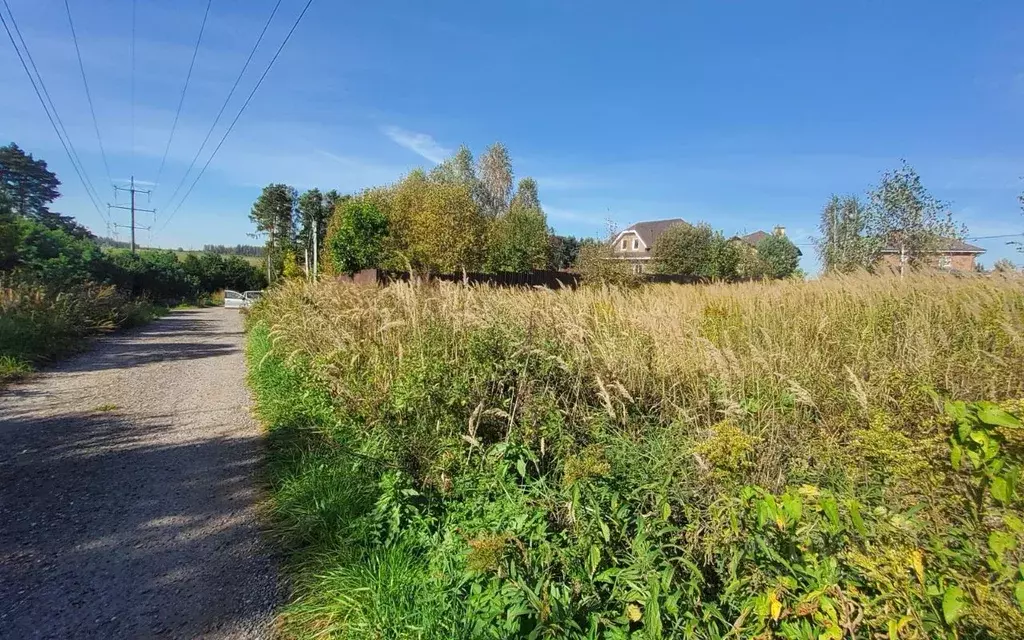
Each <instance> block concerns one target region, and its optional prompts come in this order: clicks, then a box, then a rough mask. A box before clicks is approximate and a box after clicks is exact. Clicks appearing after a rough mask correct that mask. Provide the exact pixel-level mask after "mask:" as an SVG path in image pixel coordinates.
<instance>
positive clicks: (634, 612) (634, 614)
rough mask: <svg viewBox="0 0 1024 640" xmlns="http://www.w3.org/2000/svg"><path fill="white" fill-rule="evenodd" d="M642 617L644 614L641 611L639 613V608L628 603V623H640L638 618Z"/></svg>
mask: <svg viewBox="0 0 1024 640" xmlns="http://www.w3.org/2000/svg"><path fill="white" fill-rule="evenodd" d="M643 615H644V614H643V612H642V611H640V607H639V606H637V605H635V604H633V603H629V604H627V605H626V617H627V618H629V619H630V621H632V622H640V618H642V617H643Z"/></svg>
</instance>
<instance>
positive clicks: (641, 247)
mask: <svg viewBox="0 0 1024 640" xmlns="http://www.w3.org/2000/svg"><path fill="white" fill-rule="evenodd" d="M680 224H689V223H688V222H686V221H685V220H683V219H682V218H669V219H668V220H649V221H647V222H637V223H636V224H634V225H632V226H630V227H627V228H626V229H623V230H622V231H620V232H619V234H618V235H616V236H615V238H614V239H613V240H612V251H613V253H614V257H615V258H618V259H619V260H627V261H629V262H630V263H631V264H632V265H633V271H634V272H636V273H645V272H647V271H649V270H650V262H651V259H652V255H651V254H652V251H651V250H652V249H653V248H654V243H655V242H657V240H658V238H659V237H660V236H661V234H663V233H665V231H667V230H668V229H671V228H672V227H674V226H676V225H680ZM773 232H774V233H775V235H779V236H784V235H786V228H785V227H775V229H773ZM770 235H771V234H769V233H767V232H765V231H755V232H753V233H750V234H747V235H744V236H733V237H732V238H730V240H731V241H733V242H740V243H742V244H743V245H744V246H745V247H747V248H748V250H749V249H756V248H757V243H758V242H760V241H762V240H764V239H765V238H768V237H770Z"/></svg>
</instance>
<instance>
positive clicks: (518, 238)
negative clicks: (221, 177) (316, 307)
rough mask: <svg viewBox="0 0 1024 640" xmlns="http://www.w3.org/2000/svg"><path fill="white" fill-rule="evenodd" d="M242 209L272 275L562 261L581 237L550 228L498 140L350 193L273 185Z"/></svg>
mask: <svg viewBox="0 0 1024 640" xmlns="http://www.w3.org/2000/svg"><path fill="white" fill-rule="evenodd" d="M249 217H250V219H251V220H252V222H253V223H254V224H255V226H256V230H257V234H259V235H261V236H263V237H265V238H266V242H265V245H264V249H263V250H264V255H266V256H268V260H267V268H268V275H269V277H271V278H273V277H275V276H276V275H286V276H287V275H295V274H299V273H305V274H309V275H315V273H316V272H317V270H318V269H319V267H320V265H321V264H322V265H323V267H324V270H325V271H326V272H329V273H332V274H342V273H349V274H351V273H355V272H357V271H360V270H362V269H367V268H371V267H379V268H384V269H393V270H413V271H429V272H452V271H459V270H466V271H480V270H486V271H494V272H496V271H529V270H531V269H566V268H569V267H570V266H571V265H573V264H574V263H575V262H576V259H577V256H578V254H579V250H580V246H581V244H582V241H581V240H580V239H578V238H575V237H572V236H560V235H555V234H554V233H553V232H552V230H551V229H550V227H548V224H547V217H546V215H545V214H544V210H543V207H542V206H541V203H540V196H539V194H538V189H537V182H536V181H535V180H534V179H533V178H530V177H524V178H522V179H521V180H519V181H518V183H516V182H515V180H514V173H513V168H512V161H511V158H510V156H509V153H508V149H507V148H506V147H505V146H504V145H503V144H501V143H495V144H493V145H491V146H490V147H489V148H488V149H487V150H486V151H485V152H484V153H483V154H482V155H481V156H480V158H479V159H478V160H474V158H473V154H472V153H471V152H470V150H469V149H468V148H467V147H465V146H463V147H460V148H459V150H458V151H457V152H456V153H455V154H453V155H452V157H450V158H448V159H446V160H445V161H443V162H441V163H440V164H438V165H437V166H436V167H434V168H433V169H431V170H430V171H424V170H422V169H416V170H414V171H412V172H410V173H409V174H407V175H406V176H403V177H402V178H401V179H400V180H398V181H397V182H395V183H394V184H390V185H384V186H379V187H372V188H369V189H365V190H363V191H362V192H360V193H357V194H345V195H342V194H339V193H338V192H337V191H336V190H330V191H327V192H326V193H322V192H321V191H320V190H319V189H310V190H309V191H306V192H304V193H302V194H301V195H299V193H298V192H297V191H296V190H295V189H294V188H293V187H291V186H289V185H284V184H271V185H268V186H266V187H265V188H264V189H263V192H262V193H261V194H260V196H259V198H257V200H256V202H255V203H254V204H253V207H252V211H251V212H250V216H249Z"/></svg>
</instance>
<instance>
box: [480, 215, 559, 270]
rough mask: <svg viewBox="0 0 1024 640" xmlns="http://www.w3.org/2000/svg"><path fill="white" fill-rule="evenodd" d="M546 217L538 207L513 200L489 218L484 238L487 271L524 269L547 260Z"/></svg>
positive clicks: (537, 267)
mask: <svg viewBox="0 0 1024 640" xmlns="http://www.w3.org/2000/svg"><path fill="white" fill-rule="evenodd" d="M550 233H551V232H550V230H549V229H548V223H547V218H546V217H545V216H544V212H543V211H542V210H541V209H540V208H539V207H526V206H521V205H519V204H515V205H513V206H512V208H511V209H510V210H509V212H508V213H507V214H505V215H504V216H501V217H500V218H496V219H495V220H494V221H493V222H491V227H490V230H489V233H488V238H487V269H488V270H489V271H515V272H523V271H530V270H532V269H543V268H544V267H546V266H547V264H548V255H549V245H548V237H549V235H550Z"/></svg>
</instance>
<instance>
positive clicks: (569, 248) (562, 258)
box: [548, 234, 580, 271]
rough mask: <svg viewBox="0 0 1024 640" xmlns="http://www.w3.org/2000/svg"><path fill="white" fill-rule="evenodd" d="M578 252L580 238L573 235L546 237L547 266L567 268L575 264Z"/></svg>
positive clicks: (557, 268)
mask: <svg viewBox="0 0 1024 640" xmlns="http://www.w3.org/2000/svg"><path fill="white" fill-rule="evenodd" d="M579 254H580V239H579V238H576V237H574V236H558V235H554V234H552V235H551V236H549V237H548V268H549V269H552V270H556V271H557V270H559V269H569V268H571V267H574V266H576V261H577V259H578V258H579Z"/></svg>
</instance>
